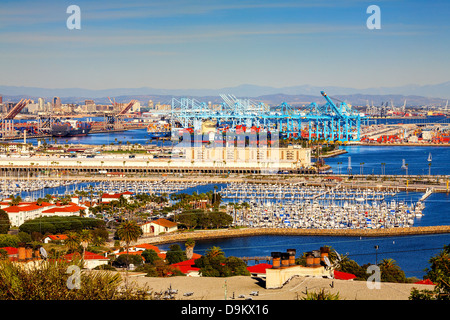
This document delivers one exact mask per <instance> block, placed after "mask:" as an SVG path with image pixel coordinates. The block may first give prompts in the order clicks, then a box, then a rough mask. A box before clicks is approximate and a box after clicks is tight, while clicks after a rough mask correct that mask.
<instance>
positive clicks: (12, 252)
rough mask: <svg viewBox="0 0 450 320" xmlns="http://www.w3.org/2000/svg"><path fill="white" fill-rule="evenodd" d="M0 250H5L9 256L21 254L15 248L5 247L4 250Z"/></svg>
mask: <svg viewBox="0 0 450 320" xmlns="http://www.w3.org/2000/svg"><path fill="white" fill-rule="evenodd" d="M0 249H3V250H5V251H6V252H7V253H8V255H12V254H18V253H19V249H17V248H14V247H3V248H0Z"/></svg>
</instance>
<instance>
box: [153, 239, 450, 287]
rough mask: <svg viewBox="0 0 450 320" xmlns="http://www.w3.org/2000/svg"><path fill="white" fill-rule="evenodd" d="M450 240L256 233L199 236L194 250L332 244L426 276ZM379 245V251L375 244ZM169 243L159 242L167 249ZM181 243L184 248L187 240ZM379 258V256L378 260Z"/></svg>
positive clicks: (260, 251) (363, 259) (259, 250)
mask: <svg viewBox="0 0 450 320" xmlns="http://www.w3.org/2000/svg"><path fill="white" fill-rule="evenodd" d="M448 244H450V234H444V235H420V236H403V237H361V238H360V237H322V236H321V237H318V236H255V237H242V238H232V239H218V240H198V241H196V244H195V249H194V252H196V253H199V254H204V253H205V251H206V250H207V249H209V248H211V247H212V246H218V247H220V248H221V249H222V250H223V251H224V252H225V255H226V256H236V257H252V256H270V253H271V252H273V251H286V250H287V249H291V248H293V249H296V250H297V257H298V256H299V255H301V253H302V252H307V251H311V250H318V249H319V248H320V247H321V246H324V245H329V246H332V247H333V248H334V249H336V251H337V252H339V254H341V255H343V254H344V255H348V256H349V258H350V259H352V260H355V261H356V262H357V263H358V264H359V265H363V264H366V263H372V264H374V263H376V261H378V262H379V261H381V260H382V259H384V258H391V259H394V260H395V261H396V262H397V264H398V265H399V266H400V267H401V268H402V270H403V271H404V272H405V274H406V276H407V277H417V278H420V279H421V278H422V277H423V275H425V272H424V269H425V268H428V267H429V262H428V261H429V259H430V258H431V257H432V256H433V255H435V254H437V253H438V252H439V251H441V250H442V248H443V245H448ZM375 245H378V246H379V249H378V254H377V256H376V255H375V253H376V250H375V249H374V246H375ZM169 246H170V245H169V244H165V245H159V247H160V248H161V249H163V250H167V249H168V248H169ZM180 246H181V247H182V248H184V246H183V244H182V243H180ZM376 259H377V260H376Z"/></svg>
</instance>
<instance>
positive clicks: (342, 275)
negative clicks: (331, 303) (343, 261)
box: [334, 270, 356, 280]
mask: <svg viewBox="0 0 450 320" xmlns="http://www.w3.org/2000/svg"><path fill="white" fill-rule="evenodd" d="M334 278H335V279H339V280H352V279H355V278H356V276H355V275H354V274H351V273H347V272H342V271H338V270H334Z"/></svg>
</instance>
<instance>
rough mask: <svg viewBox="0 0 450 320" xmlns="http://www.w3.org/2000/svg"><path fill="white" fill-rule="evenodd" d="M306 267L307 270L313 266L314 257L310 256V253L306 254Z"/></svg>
mask: <svg viewBox="0 0 450 320" xmlns="http://www.w3.org/2000/svg"><path fill="white" fill-rule="evenodd" d="M306 266H307V267H308V268H311V267H313V266H314V255H313V254H312V252H307V253H306Z"/></svg>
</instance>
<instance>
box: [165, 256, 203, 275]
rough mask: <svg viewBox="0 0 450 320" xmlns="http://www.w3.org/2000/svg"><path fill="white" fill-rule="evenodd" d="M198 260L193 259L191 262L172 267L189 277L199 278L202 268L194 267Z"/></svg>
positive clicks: (172, 265)
mask: <svg viewBox="0 0 450 320" xmlns="http://www.w3.org/2000/svg"><path fill="white" fill-rule="evenodd" d="M196 259H198V258H195V259H194V258H192V259H189V260H185V261H181V262H178V263H173V264H171V265H170V266H171V267H172V268H174V269H177V270H180V271H181V272H182V273H184V274H185V275H186V276H188V277H198V276H200V274H199V271H200V268H197V267H194V264H195V260H196Z"/></svg>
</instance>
